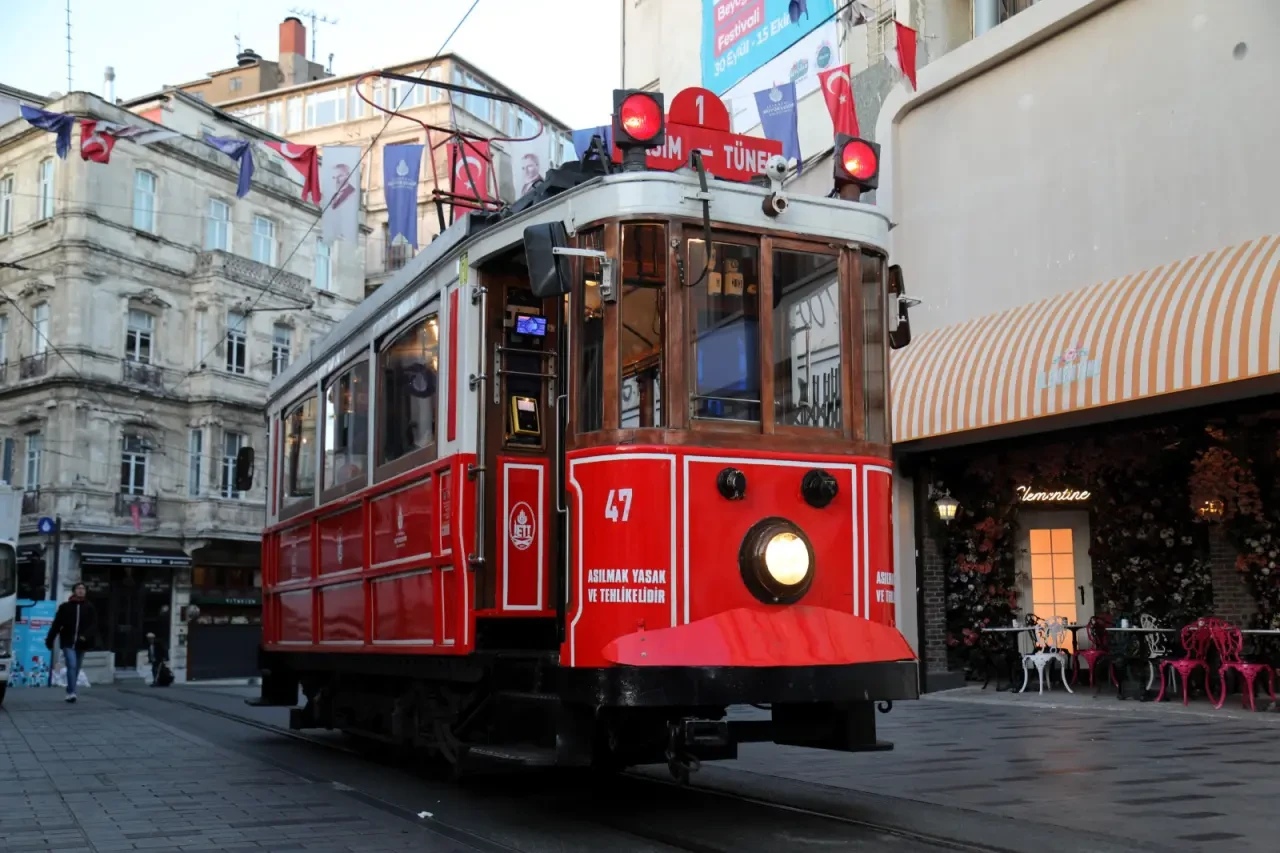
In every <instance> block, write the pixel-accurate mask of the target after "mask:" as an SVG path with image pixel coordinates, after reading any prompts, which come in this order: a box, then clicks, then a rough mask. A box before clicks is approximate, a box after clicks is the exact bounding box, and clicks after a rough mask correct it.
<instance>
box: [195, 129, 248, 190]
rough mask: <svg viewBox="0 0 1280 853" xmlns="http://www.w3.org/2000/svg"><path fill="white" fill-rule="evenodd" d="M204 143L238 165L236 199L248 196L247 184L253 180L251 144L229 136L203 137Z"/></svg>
mask: <svg viewBox="0 0 1280 853" xmlns="http://www.w3.org/2000/svg"><path fill="white" fill-rule="evenodd" d="M204 141H205V142H207V143H209V144H210V145H212V146H213V147H214V148H217V149H218V150H219V151H221V152H222V153H223V154H226V155H227V156H228V157H230V158H231V159H232V160H237V161H239V163H240V180H239V182H238V183H237V184H236V198H244V197H245V196H247V195H248V194H249V183H250V182H251V181H252V180H253V143H252V142H250V141H249V140H247V139H233V138H232V137H230V136H210V135H209V134H207V133H206V134H205V135H204Z"/></svg>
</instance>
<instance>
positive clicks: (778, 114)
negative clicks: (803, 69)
mask: <svg viewBox="0 0 1280 853" xmlns="http://www.w3.org/2000/svg"><path fill="white" fill-rule="evenodd" d="M756 109H757V110H759V112H760V129H761V130H763V131H764V138H765V139H772V140H774V141H775V142H781V143H782V156H783V157H786V158H787V159H788V160H790V159H791V158H792V157H794V158H795V159H796V174H797V175H798V174H800V171H801V169H802V168H803V166H804V158H803V157H801V156H800V130H799V127H798V124H797V121H796V84H795V83H783V84H782V85H781V86H774V87H772V88H770V89H765V90H764V91H762V92H756Z"/></svg>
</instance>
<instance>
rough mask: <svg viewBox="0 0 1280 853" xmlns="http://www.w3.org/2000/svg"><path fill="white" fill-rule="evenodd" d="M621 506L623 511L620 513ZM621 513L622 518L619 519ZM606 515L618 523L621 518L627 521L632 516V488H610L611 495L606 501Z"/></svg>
mask: <svg viewBox="0 0 1280 853" xmlns="http://www.w3.org/2000/svg"><path fill="white" fill-rule="evenodd" d="M619 506H621V513H619ZM619 514H621V519H619ZM604 517H605V518H607V519H609V520H610V521H612V522H613V523H614V524H617V523H618V521H619V520H621V521H626V520H628V519H629V518H631V490H630V489H610V490H609V497H608V499H607V500H606V501H605V502H604Z"/></svg>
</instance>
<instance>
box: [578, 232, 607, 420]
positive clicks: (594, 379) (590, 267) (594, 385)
mask: <svg viewBox="0 0 1280 853" xmlns="http://www.w3.org/2000/svg"><path fill="white" fill-rule="evenodd" d="M579 246H580V247H581V248H583V249H603V248H604V232H602V231H600V230H599V229H597V230H595V231H590V232H587V233H585V234H582V235H581V237H580V238H579ZM578 263H579V264H580V266H579V269H580V270H581V276H582V289H581V290H580V291H579V293H580V302H579V305H580V307H579V308H578V309H577V310H578V311H579V312H580V316H581V320H582V325H581V327H580V328H581V330H582V331H581V334H580V335H579V338H580V340H581V341H582V343H581V344H580V345H579V346H580V347H581V349H580V350H579V353H580V356H579V360H578V364H577V365H575V367H576V368H577V377H578V380H577V384H578V425H577V426H578V432H594V431H596V430H599V429H603V428H604V303H603V301H602V300H601V299H600V274H601V267H600V262H599V261H598V260H596V259H594V258H583V259H582V260H581V261H579V262H578Z"/></svg>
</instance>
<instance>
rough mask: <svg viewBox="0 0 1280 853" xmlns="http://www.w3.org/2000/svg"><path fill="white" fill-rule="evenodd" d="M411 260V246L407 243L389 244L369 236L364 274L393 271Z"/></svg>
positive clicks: (371, 274) (383, 273) (379, 273)
mask: <svg viewBox="0 0 1280 853" xmlns="http://www.w3.org/2000/svg"><path fill="white" fill-rule="evenodd" d="M411 260H413V248H412V247H411V246H410V245H409V244H408V243H397V244H395V245H389V244H388V243H387V242H386V240H385V239H376V240H375V239H374V238H372V237H370V238H369V243H368V246H367V247H366V249H365V270H364V271H365V275H366V276H376V275H385V274H387V273H393V272H395V271H396V270H398V269H400V268H401V267H403V266H404V265H405V264H407V263H409V261H411Z"/></svg>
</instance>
